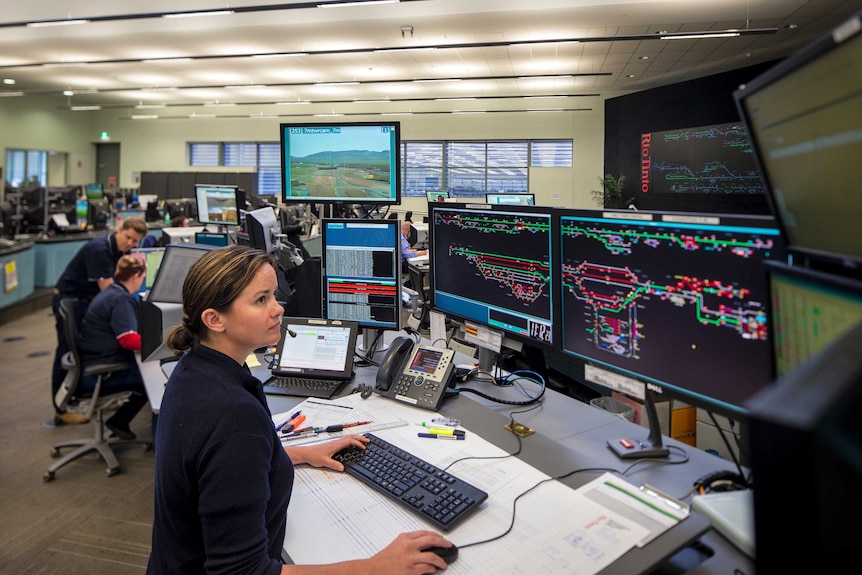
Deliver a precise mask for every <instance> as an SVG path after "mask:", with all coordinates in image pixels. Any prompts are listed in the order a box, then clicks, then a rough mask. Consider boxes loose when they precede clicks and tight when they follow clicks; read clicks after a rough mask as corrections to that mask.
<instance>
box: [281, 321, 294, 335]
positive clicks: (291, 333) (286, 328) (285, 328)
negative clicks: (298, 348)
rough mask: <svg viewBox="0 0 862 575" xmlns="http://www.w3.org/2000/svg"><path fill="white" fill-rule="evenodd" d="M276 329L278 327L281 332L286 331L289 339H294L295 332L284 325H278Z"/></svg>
mask: <svg viewBox="0 0 862 575" xmlns="http://www.w3.org/2000/svg"><path fill="white" fill-rule="evenodd" d="M278 327H280V328H281V329H282V331H286V332H287V334H288V335H289V336H290V337H296V332H295V331H293V330H292V329H290V328H289V327H287V326H286V325H284V324H283V323H280V324H278Z"/></svg>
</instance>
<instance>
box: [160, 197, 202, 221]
mask: <svg viewBox="0 0 862 575" xmlns="http://www.w3.org/2000/svg"><path fill="white" fill-rule="evenodd" d="M165 212H167V214H168V216H169V217H170V219H172V220H174V219H176V218H179V217H182V216H185V217H187V218H190V219H194V217H195V213H196V212H197V200H196V199H190V198H178V199H173V200H165Z"/></svg>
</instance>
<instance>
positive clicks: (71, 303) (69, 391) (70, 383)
mask: <svg viewBox="0 0 862 575" xmlns="http://www.w3.org/2000/svg"><path fill="white" fill-rule="evenodd" d="M76 302H77V300H76V299H75V298H71V297H67V298H63V299H61V300H60V306H59V307H60V317H62V318H63V335H65V336H66V344H67V345H68V347H69V351H68V352H67V353H66V355H65V356H63V358H62V363H63V368H64V369H65V370H66V377H65V378H63V383H62V385H60V389H58V390H57V394H56V395H55V396H54V403H55V404H56V405H57V407H58V408H59V409H63V408H65V407H66V405H67V404H68V403H69V400H71V399H72V397H74V395H75V390H76V389H77V388H78V382H79V381H80V379H81V356H80V355H78V323H77V318H76V317H75V303H76Z"/></svg>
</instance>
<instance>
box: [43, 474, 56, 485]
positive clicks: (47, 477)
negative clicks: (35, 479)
mask: <svg viewBox="0 0 862 575" xmlns="http://www.w3.org/2000/svg"><path fill="white" fill-rule="evenodd" d="M42 481H44V482H45V483H48V482H49V481H54V472H53V471H46V472H45V475H43V476H42Z"/></svg>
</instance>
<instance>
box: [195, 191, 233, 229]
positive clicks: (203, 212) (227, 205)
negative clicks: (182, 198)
mask: <svg viewBox="0 0 862 575" xmlns="http://www.w3.org/2000/svg"><path fill="white" fill-rule="evenodd" d="M195 200H196V202H197V210H198V221H199V222H200V223H202V224H204V225H206V224H216V225H220V226H238V225H239V210H240V209H245V192H243V191H242V190H240V189H239V188H238V187H237V186H219V185H210V184H195Z"/></svg>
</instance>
